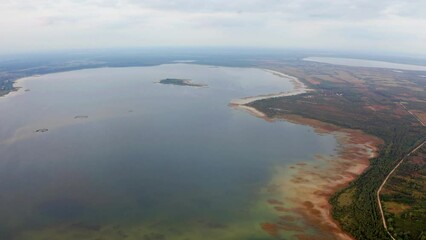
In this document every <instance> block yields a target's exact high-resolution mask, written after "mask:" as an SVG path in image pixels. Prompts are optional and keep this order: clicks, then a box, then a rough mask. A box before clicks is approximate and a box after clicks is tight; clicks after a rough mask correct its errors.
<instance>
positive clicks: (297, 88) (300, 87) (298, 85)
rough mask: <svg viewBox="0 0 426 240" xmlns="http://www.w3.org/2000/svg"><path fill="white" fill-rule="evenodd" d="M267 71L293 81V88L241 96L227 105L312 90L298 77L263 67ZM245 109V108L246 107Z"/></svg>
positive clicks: (234, 105)
mask: <svg viewBox="0 0 426 240" xmlns="http://www.w3.org/2000/svg"><path fill="white" fill-rule="evenodd" d="M263 70H265V71H267V72H269V73H272V74H274V75H276V76H279V77H282V78H285V79H287V80H289V81H290V82H291V83H293V85H294V89H293V90H292V91H289V92H279V93H272V94H267V95H259V96H252V97H246V98H241V99H234V100H232V101H231V102H230V103H229V105H230V106H233V107H237V106H238V107H239V106H241V105H244V104H249V103H251V102H254V101H257V100H262V99H268V98H276V97H286V96H294V95H299V94H302V93H307V92H310V91H312V89H309V88H308V87H307V86H306V85H305V84H304V83H303V82H301V81H300V80H299V79H298V78H296V77H293V76H290V75H287V74H284V73H281V72H277V71H274V70H270V69H263ZM246 110H247V109H246Z"/></svg>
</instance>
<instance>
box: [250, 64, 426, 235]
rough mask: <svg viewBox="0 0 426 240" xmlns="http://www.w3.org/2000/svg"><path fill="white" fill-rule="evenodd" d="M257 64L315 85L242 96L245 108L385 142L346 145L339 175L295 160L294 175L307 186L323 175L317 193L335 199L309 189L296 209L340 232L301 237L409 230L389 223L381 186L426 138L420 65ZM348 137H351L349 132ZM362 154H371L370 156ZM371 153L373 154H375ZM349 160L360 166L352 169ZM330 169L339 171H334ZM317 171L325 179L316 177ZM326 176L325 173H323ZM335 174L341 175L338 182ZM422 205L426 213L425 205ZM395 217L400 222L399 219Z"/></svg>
mask: <svg viewBox="0 0 426 240" xmlns="http://www.w3.org/2000/svg"><path fill="white" fill-rule="evenodd" d="M258 66H259V67H261V68H269V69H273V70H275V71H279V72H285V73H286V74H289V75H292V76H295V77H297V78H298V79H299V80H301V81H302V82H303V83H304V84H306V86H307V87H309V88H310V89H313V91H311V92H306V93H302V94H298V95H289V96H276V97H271V98H265V99H258V100H255V101H250V102H246V103H243V104H242V106H243V107H244V108H246V109H249V110H250V111H251V112H252V113H254V114H257V115H258V116H259V117H262V118H265V119H269V120H274V119H288V120H291V121H293V122H296V123H301V124H305V125H310V126H312V127H315V129H316V131H319V132H330V131H331V132H336V131H337V132H336V133H337V134H338V135H340V134H341V132H342V131H341V130H339V129H338V128H341V129H343V131H347V130H345V129H352V130H354V131H357V132H359V133H364V134H360V135H359V137H355V138H353V137H351V136H354V134H355V132H354V133H352V132H348V133H347V134H346V135H347V136H349V140H348V141H346V143H345V141H343V142H341V145H342V146H343V145H346V144H349V145H353V146H354V147H356V148H358V147H359V146H361V145H363V144H365V143H370V144H371V143H372V144H371V146H372V147H373V148H374V146H377V148H378V149H377V152H378V154H377V155H376V154H374V152H376V151H372V150H373V149H372V148H370V150H369V149H368V148H364V149H358V150H356V151H352V150H351V151H349V152H347V151H346V150H345V149H343V155H342V154H340V155H342V156H344V158H342V159H343V161H341V160H339V161H340V162H337V163H334V164H337V165H336V166H335V167H332V168H331V169H330V170H336V171H342V172H340V173H343V174H344V175H342V176H338V175H339V174H338V175H337V176H335V177H336V178H335V179H333V176H331V177H330V176H328V175H326V174H325V175H324V174H318V172H319V170H318V169H319V168H317V167H316V166H314V167H312V169H311V168H308V169H304V168H306V167H305V166H295V169H296V170H297V171H299V174H296V176H297V177H296V178H294V179H293V182H296V183H297V182H300V183H301V186H303V185H311V186H317V185H318V184H316V183H319V185H320V186H319V187H321V188H322V189H315V188H308V190H309V189H311V190H312V189H313V190H314V192H313V194H314V195H316V197H317V198H323V197H326V198H327V199H328V201H326V202H321V201H316V202H313V201H310V200H308V201H306V200H304V197H305V196H308V195H304V196H299V200H300V202H301V203H303V205H304V207H303V208H299V209H295V210H297V211H300V212H301V214H302V215H304V216H305V218H306V219H308V222H310V223H312V224H314V225H315V226H317V227H318V230H319V231H320V232H323V233H325V234H327V233H329V232H334V234H332V236H330V235H328V234H327V235H328V236H327V237H325V238H320V237H319V236H316V237H314V236H312V235H309V233H304V232H303V231H301V232H300V233H299V234H298V236H297V237H298V238H299V239H313V238H315V239H389V234H388V233H387V230H389V231H391V234H394V235H396V236H398V235H399V234H400V233H401V232H406V231H407V230H409V228H408V227H407V228H406V229H401V228H399V230H398V232H396V231H395V230H393V229H385V227H384V225H383V220H382V217H381V213H380V209H379V205H378V200H377V197H376V194H377V191H378V189H379V187H380V185H381V184H382V183H383V181H384V180H385V178H386V176H387V175H388V174H389V173H390V172H391V171H392V169H393V168H394V167H395V166H396V165H397V164H398V162H399V161H400V160H401V159H402V158H403V157H404V156H406V155H407V154H408V153H410V152H411V151H412V150H413V149H415V148H416V147H418V146H419V145H420V144H421V143H422V142H424V141H425V140H426V128H425V127H424V126H423V124H422V122H425V120H426V119H425V118H426V94H425V90H424V89H425V87H426V83H425V82H424V80H423V79H421V77H419V76H420V75H419V74H420V73H419V72H417V71H405V72H403V73H395V72H393V71H392V70H389V69H377V68H376V69H368V68H359V67H346V66H336V65H329V64H319V63H307V62H302V61H300V62H285V61H283V62H279V61H277V62H273V63H259V64H258ZM407 79H409V80H407ZM325 123H326V125H324V124H325ZM328 124H332V125H328ZM321 125H323V126H321ZM333 126H335V127H333ZM371 136H372V137H371ZM345 138H346V139H348V137H345ZM375 139H378V140H379V141H377V140H375ZM343 147H344V146H343ZM340 152H342V150H341V151H340ZM369 153H370V154H369ZM345 155H346V156H345ZM362 155H365V156H368V155H370V156H369V157H367V158H365V157H362ZM360 157H361V158H363V159H364V160H361V159H359V158H360ZM368 158H371V159H369V160H368ZM345 159H347V160H348V161H346V160H345ZM357 160H361V161H358V163H359V166H358V167H357V166H356V162H357ZM353 164H355V165H354V166H353ZM348 166H349V167H351V166H353V167H355V168H353V169H352V170H351V169H349V171H348V169H347V167H348ZM327 172H329V173H333V171H327ZM345 172H347V173H348V175H347V174H346V173H345ZM345 175H347V176H348V177H346V176H345ZM312 176H313V177H315V178H318V179H315V181H313V180H312ZM342 178H343V179H342ZM321 179H322V181H319V180H321ZM345 179H346V180H345ZM335 182H337V183H336V184H334V183H335ZM317 187H318V186H317ZM330 190H332V192H330ZM296 197H297V196H296ZM385 200H387V199H385ZM387 205H388V206H389V204H387ZM385 206H386V204H385ZM330 208H331V211H330ZM387 209H389V208H387ZM417 211H419V210H417ZM422 211H423V213H426V210H425V209H423V210H422ZM416 214H417V215H418V214H420V213H419V212H417V213H416ZM328 216H331V217H330V218H329V217H328ZM309 218H311V219H310V220H309ZM391 218H392V217H391V214H387V215H385V221H386V222H387V223H389V222H391V223H392V222H394V221H395V220H399V219H396V218H392V219H391ZM333 219H335V220H337V222H334V220H333ZM264 225H265V226H266V227H264V228H263V229H266V230H267V232H269V233H270V234H271V235H273V236H277V235H278V234H279V231H282V228H281V227H280V226H281V225H280V222H277V223H266V224H264ZM388 225H389V224H388ZM391 225H392V226H395V224H394V223H392V224H391ZM401 225H402V224H401ZM401 225H399V226H401ZM262 227H263V225H262ZM321 229H322V231H321ZM299 230H301V228H299ZM342 230H343V231H342Z"/></svg>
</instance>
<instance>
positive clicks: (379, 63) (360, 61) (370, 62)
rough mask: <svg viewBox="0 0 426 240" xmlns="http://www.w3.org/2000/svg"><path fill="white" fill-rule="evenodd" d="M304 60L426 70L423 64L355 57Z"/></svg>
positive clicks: (308, 58)
mask: <svg viewBox="0 0 426 240" xmlns="http://www.w3.org/2000/svg"><path fill="white" fill-rule="evenodd" d="M303 60H305V61H311V62H320V63H329V64H335V65H343V66H350V67H372V68H388V69H399V70H411V71H426V66H421V65H412V64H401V63H392V62H384V61H374V60H365V59H355V58H336V57H307V58H304V59H303Z"/></svg>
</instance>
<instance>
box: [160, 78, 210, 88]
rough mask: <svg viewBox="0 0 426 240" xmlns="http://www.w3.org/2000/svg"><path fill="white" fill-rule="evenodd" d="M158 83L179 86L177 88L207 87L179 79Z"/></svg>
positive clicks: (168, 79) (169, 79) (164, 80)
mask: <svg viewBox="0 0 426 240" xmlns="http://www.w3.org/2000/svg"><path fill="white" fill-rule="evenodd" d="M158 83H161V84H171V85H177V86H189V87H207V85H206V84H200V83H193V82H192V81H191V80H189V79H178V78H166V79H163V80H160V81H159V82H158Z"/></svg>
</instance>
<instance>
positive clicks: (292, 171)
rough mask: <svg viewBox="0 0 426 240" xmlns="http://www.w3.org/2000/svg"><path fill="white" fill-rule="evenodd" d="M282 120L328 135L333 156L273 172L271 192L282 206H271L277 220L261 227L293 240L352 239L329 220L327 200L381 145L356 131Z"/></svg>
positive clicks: (362, 168) (290, 117)
mask: <svg viewBox="0 0 426 240" xmlns="http://www.w3.org/2000/svg"><path fill="white" fill-rule="evenodd" d="M282 119H284V120H286V121H289V122H293V123H296V124H302V125H306V126H310V127H313V128H314V130H315V132H317V133H318V134H332V135H333V136H334V137H335V138H336V140H337V143H338V147H337V149H336V154H335V155H330V156H322V155H317V156H316V160H315V161H310V162H306V163H298V164H295V165H292V166H288V167H283V168H277V169H276V173H275V176H274V178H273V180H272V181H271V185H270V186H275V188H273V190H272V191H275V194H276V195H277V196H281V199H278V200H280V201H282V202H284V203H285V204H284V205H282V206H279V207H277V206H272V207H273V208H274V209H275V210H276V212H277V215H278V216H277V217H278V219H277V221H276V222H271V223H263V224H269V225H274V226H276V227H277V229H278V231H277V233H275V234H279V232H280V231H285V232H286V234H288V233H289V231H292V232H293V236H294V238H295V239H301V240H303V239H324V240H325V239H353V238H352V236H350V235H348V234H347V233H345V232H344V231H343V230H341V229H340V227H339V225H338V224H337V223H336V222H335V220H334V219H333V217H332V215H331V208H332V206H331V205H330V203H329V202H328V200H329V198H330V197H331V196H332V195H333V194H334V193H335V192H336V191H338V190H340V189H342V188H343V187H345V186H347V185H348V183H350V182H351V181H353V180H354V179H355V178H357V177H358V176H359V175H360V174H361V173H363V172H364V171H365V170H366V169H367V168H368V166H369V159H371V158H373V157H375V156H377V151H378V146H379V145H380V144H382V141H381V140H380V139H378V138H377V137H374V136H371V135H367V134H365V133H364V132H362V131H359V130H352V129H344V128H340V127H337V126H335V125H332V124H328V123H324V122H320V121H317V120H312V119H306V118H303V117H300V116H296V115H287V116H284V117H282ZM290 217H291V218H295V219H298V220H299V222H298V224H295V223H294V222H293V221H287V220H286V219H289V218H290ZM290 226H291V228H290ZM304 226H309V227H310V228H311V229H314V232H306V231H304V229H305V228H304Z"/></svg>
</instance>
